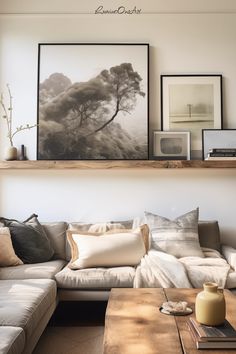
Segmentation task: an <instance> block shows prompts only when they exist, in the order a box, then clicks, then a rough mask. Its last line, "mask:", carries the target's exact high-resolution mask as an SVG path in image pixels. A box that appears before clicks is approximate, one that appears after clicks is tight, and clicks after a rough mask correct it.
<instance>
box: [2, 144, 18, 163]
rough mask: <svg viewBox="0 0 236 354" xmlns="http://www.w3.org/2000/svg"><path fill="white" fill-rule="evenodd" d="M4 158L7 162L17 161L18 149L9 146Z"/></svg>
mask: <svg viewBox="0 0 236 354" xmlns="http://www.w3.org/2000/svg"><path fill="white" fill-rule="evenodd" d="M4 158H5V160H6V161H11V160H17V148H16V147H15V146H9V147H8V148H7V149H6V150H5V155H4Z"/></svg>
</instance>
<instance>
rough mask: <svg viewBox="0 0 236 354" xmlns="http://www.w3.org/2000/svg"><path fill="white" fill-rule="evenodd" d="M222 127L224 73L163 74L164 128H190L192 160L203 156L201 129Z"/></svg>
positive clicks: (162, 122) (162, 119)
mask: <svg viewBox="0 0 236 354" xmlns="http://www.w3.org/2000/svg"><path fill="white" fill-rule="evenodd" d="M222 128H223V102H222V75H221V74H203V75H202V74H184V75H167V74H163V75H161V130H163V131H166V130H167V131H168V130H173V131H178V130H180V131H184V130H186V131H190V133H191V159H197V160H198V159H202V129H222Z"/></svg>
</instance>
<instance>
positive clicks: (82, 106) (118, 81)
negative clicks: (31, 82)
mask: <svg viewBox="0 0 236 354" xmlns="http://www.w3.org/2000/svg"><path fill="white" fill-rule="evenodd" d="M148 58H149V45H148V44H147V43H137V44H136V43H131V44H127V43H124V44H122V43H117V44H112V43H109V44H106V43H105V44H103V43H96V44H91V43H40V44H39V48H38V131H37V159H38V160H104V159H105V160H145V159H148V111H149V110H148V94H149V92H148V79H149V78H148V71H149V65H148Z"/></svg>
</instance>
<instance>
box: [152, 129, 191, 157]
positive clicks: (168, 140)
mask: <svg viewBox="0 0 236 354" xmlns="http://www.w3.org/2000/svg"><path fill="white" fill-rule="evenodd" d="M153 158H154V159H156V160H190V132H170V131H168V132H164V131H154V132H153Z"/></svg>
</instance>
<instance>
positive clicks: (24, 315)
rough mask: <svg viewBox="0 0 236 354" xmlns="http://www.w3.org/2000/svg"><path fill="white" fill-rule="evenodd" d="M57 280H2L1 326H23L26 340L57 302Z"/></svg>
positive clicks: (0, 298) (0, 291) (0, 285)
mask: <svg viewBox="0 0 236 354" xmlns="http://www.w3.org/2000/svg"><path fill="white" fill-rule="evenodd" d="M56 292H57V288H56V282H55V281H54V280H51V279H37V280H36V279H28V280H1V281H0V304H1V306H0V326H13V327H21V328H23V330H24V331H25V335H26V340H28V338H30V336H31V334H32V333H33V332H34V331H35V328H36V327H37V324H38V322H39V321H40V319H41V318H42V317H43V316H44V314H45V312H47V311H48V309H49V308H50V306H51V305H52V304H53V303H55V302H56Z"/></svg>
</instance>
